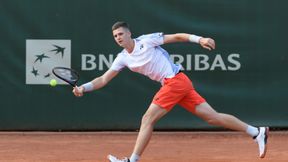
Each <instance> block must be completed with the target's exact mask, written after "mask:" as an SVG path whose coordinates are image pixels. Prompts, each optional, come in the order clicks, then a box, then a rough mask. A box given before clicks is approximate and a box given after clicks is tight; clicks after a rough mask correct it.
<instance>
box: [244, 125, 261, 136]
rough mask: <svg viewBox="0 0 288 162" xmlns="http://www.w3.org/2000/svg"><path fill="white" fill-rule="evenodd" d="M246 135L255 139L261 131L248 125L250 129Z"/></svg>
mask: <svg viewBox="0 0 288 162" xmlns="http://www.w3.org/2000/svg"><path fill="white" fill-rule="evenodd" d="M246 133H247V134H249V135H250V136H251V137H253V138H255V137H257V135H258V134H259V130H258V128H256V127H253V126H251V125H248V127H247V129H246Z"/></svg>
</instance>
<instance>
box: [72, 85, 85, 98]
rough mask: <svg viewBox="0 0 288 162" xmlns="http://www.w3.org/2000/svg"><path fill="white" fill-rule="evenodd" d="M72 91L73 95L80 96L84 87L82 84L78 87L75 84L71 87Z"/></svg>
mask: <svg viewBox="0 0 288 162" xmlns="http://www.w3.org/2000/svg"><path fill="white" fill-rule="evenodd" d="M72 92H73V93H74V95H75V96H76V97H81V96H83V93H84V88H83V87H82V86H80V87H77V86H75V87H74V88H73V91H72Z"/></svg>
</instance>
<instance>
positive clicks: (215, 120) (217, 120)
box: [206, 113, 222, 125]
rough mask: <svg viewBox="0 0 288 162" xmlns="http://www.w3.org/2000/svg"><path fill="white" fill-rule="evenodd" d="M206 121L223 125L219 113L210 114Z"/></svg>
mask: <svg viewBox="0 0 288 162" xmlns="http://www.w3.org/2000/svg"><path fill="white" fill-rule="evenodd" d="M206 121H207V123H208V124H210V125H221V122H222V120H221V116H220V114H218V113H216V114H213V115H211V116H209V117H208V118H207V119H206Z"/></svg>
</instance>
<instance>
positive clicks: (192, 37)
mask: <svg viewBox="0 0 288 162" xmlns="http://www.w3.org/2000/svg"><path fill="white" fill-rule="evenodd" d="M201 38H202V37H200V36H197V35H193V34H191V35H189V38H188V39H189V41H190V42H193V43H199V41H200V39H201Z"/></svg>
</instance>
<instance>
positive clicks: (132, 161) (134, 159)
mask: <svg viewBox="0 0 288 162" xmlns="http://www.w3.org/2000/svg"><path fill="white" fill-rule="evenodd" d="M139 159H140V156H139V155H137V154H134V153H133V154H132V155H131V157H130V162H137V161H138V160H139Z"/></svg>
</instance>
